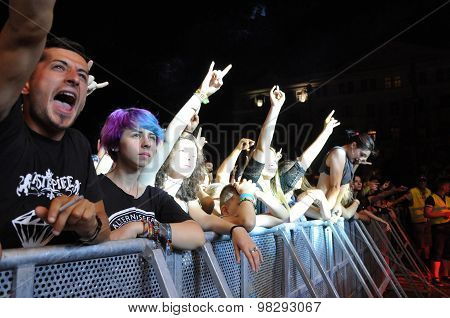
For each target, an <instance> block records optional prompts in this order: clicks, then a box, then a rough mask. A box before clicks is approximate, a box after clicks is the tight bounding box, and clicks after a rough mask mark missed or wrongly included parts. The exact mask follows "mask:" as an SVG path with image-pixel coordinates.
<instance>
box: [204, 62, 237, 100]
mask: <svg viewBox="0 0 450 318" xmlns="http://www.w3.org/2000/svg"><path fill="white" fill-rule="evenodd" d="M231 67H232V66H231V64H230V65H228V66H227V67H226V68H225V69H224V70H223V71H221V70H214V61H213V62H212V63H211V65H210V67H209V70H208V73H207V74H206V76H205V78H204V79H203V82H202V84H201V85H200V88H199V90H200V92H201V93H202V94H205V95H206V96H207V97H209V96H211V95H212V94H214V93H215V92H217V91H218V90H219V89H220V88H221V87H222V85H223V78H224V77H225V75H227V74H228V72H229V71H230V69H231Z"/></svg>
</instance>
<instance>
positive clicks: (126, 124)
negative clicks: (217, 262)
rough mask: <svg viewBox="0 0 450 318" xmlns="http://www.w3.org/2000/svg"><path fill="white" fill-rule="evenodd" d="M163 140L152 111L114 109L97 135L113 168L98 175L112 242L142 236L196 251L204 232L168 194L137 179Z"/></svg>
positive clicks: (203, 237) (161, 131)
mask: <svg viewBox="0 0 450 318" xmlns="http://www.w3.org/2000/svg"><path fill="white" fill-rule="evenodd" d="M163 140H164V131H163V130H162V129H161V127H160V126H159V124H158V120H157V119H156V118H155V116H153V114H152V113H151V112H149V111H148V110H145V109H140V108H128V109H117V110H115V111H114V112H113V113H111V114H110V115H109V116H108V118H107V119H106V122H105V124H104V126H103V128H102V131H101V144H102V146H103V147H104V148H105V149H106V151H107V152H108V154H109V155H110V156H111V158H112V159H113V160H114V163H115V165H114V168H113V169H112V170H111V171H110V172H108V173H107V174H106V175H101V176H100V180H101V181H100V187H101V189H102V192H103V195H104V204H105V210H106V211H107V214H108V218H109V224H110V228H111V236H110V238H111V240H121V239H131V238H136V237H146V238H149V239H153V240H157V241H159V242H161V243H163V244H164V246H166V247H168V248H171V247H174V248H178V249H195V248H197V247H199V246H201V245H203V244H204V242H205V236H204V234H203V231H202V228H201V227H200V226H199V225H198V223H197V222H195V221H193V220H192V219H191V218H190V217H189V216H188V215H187V214H186V213H184V211H183V210H182V209H181V208H180V206H179V205H178V204H177V203H176V202H175V200H174V199H173V198H172V197H171V196H170V195H169V194H167V192H165V191H163V190H161V189H159V188H156V187H153V186H145V185H143V184H141V183H140V182H139V181H138V177H139V175H140V173H141V171H142V169H143V168H144V167H145V166H146V165H148V164H149V162H150V161H151V160H152V158H153V156H154V155H155V152H156V149H157V146H158V145H159V144H161V143H162V141H163Z"/></svg>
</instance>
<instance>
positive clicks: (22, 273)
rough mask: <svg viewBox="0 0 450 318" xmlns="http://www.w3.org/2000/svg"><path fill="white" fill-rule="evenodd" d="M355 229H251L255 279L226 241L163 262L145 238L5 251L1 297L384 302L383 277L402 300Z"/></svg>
mask: <svg viewBox="0 0 450 318" xmlns="http://www.w3.org/2000/svg"><path fill="white" fill-rule="evenodd" d="M358 225H359V226H358ZM358 227H359V228H362V227H364V225H362V224H356V223H355V222H345V224H344V222H343V221H340V222H338V223H337V224H336V225H334V226H332V225H330V224H328V223H324V222H322V221H308V222H299V223H295V224H282V225H280V226H278V227H275V228H272V229H261V228H258V229H255V230H254V231H252V233H251V235H252V238H253V240H254V241H255V243H256V244H257V246H258V247H259V248H260V250H261V251H262V253H263V256H264V262H263V263H262V264H261V268H260V271H259V272H258V273H254V272H253V271H252V270H251V268H250V267H249V264H248V262H247V260H246V258H245V256H243V255H241V263H240V264H237V263H236V261H235V256H234V250H233V246H232V242H231V241H230V239H229V237H228V236H223V237H219V236H218V235H216V234H214V233H206V236H207V241H208V242H207V243H206V244H205V246H204V247H203V248H202V249H199V250H197V251H179V252H178V251H175V252H173V253H171V255H168V256H166V255H164V254H163V252H162V250H161V249H158V248H157V247H156V246H155V244H154V243H153V242H151V241H149V240H145V239H134V240H127V241H115V242H106V243H103V244H99V245H95V246H80V247H75V246H50V247H44V248H34V249H11V250H4V251H3V257H2V259H1V260H0V297H193V298H198V297H201V298H207V297H258V298H260V297H271V298H274V297H275V298H276V297H372V296H378V297H381V295H382V293H383V291H384V288H386V283H385V282H386V279H387V278H389V279H388V280H389V282H391V286H393V287H395V288H397V291H398V293H397V295H398V296H399V297H403V296H406V295H404V294H403V293H401V291H399V287H398V286H397V284H396V280H395V275H393V273H392V271H391V270H390V269H389V267H387V263H386V260H384V259H383V261H384V262H383V261H381V260H380V255H383V254H382V253H381V252H380V253H379V254H377V253H376V250H377V249H378V250H383V248H384V247H383V246H380V245H378V247H377V246H372V245H373V244H374V243H375V242H376V243H377V244H378V243H379V242H380V239H379V238H378V237H376V236H374V237H373V238H372V237H371V235H375V234H376V233H375V232H374V230H373V227H369V228H368V229H367V230H366V229H365V227H364V230H365V234H364V235H363V234H362V233H363V232H364V231H362V230H361V231H360V230H358V229H357V228H358ZM369 233H370V234H369ZM367 236H369V237H370V240H368V239H367ZM363 275H364V277H363ZM392 277H393V278H394V279H391V278H392ZM383 284H384V286H383ZM400 289H401V287H400Z"/></svg>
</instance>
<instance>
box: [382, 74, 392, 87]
mask: <svg viewBox="0 0 450 318" xmlns="http://www.w3.org/2000/svg"><path fill="white" fill-rule="evenodd" d="M384 88H388V89H389V88H392V77H390V76H386V77H385V78H384Z"/></svg>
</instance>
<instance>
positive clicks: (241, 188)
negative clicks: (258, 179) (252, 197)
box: [233, 179, 256, 194]
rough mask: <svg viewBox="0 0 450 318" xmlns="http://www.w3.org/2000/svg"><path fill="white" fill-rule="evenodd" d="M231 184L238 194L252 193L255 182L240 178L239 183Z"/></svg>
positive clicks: (254, 188)
mask: <svg viewBox="0 0 450 318" xmlns="http://www.w3.org/2000/svg"><path fill="white" fill-rule="evenodd" d="M233 186H234V187H235V188H236V191H237V192H238V193H239V194H243V193H248V194H254V193H255V191H256V183H253V182H252V180H246V179H242V180H241V181H240V182H239V183H237V182H236V183H234V184H233Z"/></svg>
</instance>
